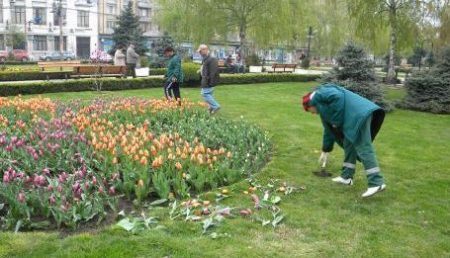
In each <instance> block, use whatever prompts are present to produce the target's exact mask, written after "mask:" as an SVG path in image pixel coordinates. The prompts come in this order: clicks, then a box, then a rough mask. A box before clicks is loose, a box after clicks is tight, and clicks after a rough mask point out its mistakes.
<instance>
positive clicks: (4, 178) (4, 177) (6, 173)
mask: <svg viewBox="0 0 450 258" xmlns="http://www.w3.org/2000/svg"><path fill="white" fill-rule="evenodd" d="M9 181H10V178H9V173H8V171H6V172H5V173H4V174H3V183H5V184H7V183H9Z"/></svg>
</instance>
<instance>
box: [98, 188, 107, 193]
mask: <svg viewBox="0 0 450 258" xmlns="http://www.w3.org/2000/svg"><path fill="white" fill-rule="evenodd" d="M104 192H105V191H104V190H103V186H100V187H99V188H98V193H99V194H102V193H104Z"/></svg>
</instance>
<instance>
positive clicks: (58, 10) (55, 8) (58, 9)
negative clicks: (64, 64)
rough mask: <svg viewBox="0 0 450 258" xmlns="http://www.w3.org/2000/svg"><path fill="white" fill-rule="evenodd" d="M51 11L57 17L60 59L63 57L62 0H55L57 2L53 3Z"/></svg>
mask: <svg viewBox="0 0 450 258" xmlns="http://www.w3.org/2000/svg"><path fill="white" fill-rule="evenodd" d="M53 12H54V13H55V15H56V16H57V17H58V25H59V54H60V57H61V59H62V58H63V48H64V41H63V13H62V0H57V3H56V2H55V3H53Z"/></svg>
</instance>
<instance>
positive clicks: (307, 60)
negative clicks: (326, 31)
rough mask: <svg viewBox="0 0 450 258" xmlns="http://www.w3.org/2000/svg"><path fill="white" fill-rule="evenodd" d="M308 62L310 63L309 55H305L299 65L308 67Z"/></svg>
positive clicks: (304, 67)
mask: <svg viewBox="0 0 450 258" xmlns="http://www.w3.org/2000/svg"><path fill="white" fill-rule="evenodd" d="M310 64H311V59H309V57H305V58H303V59H302V62H301V64H300V66H301V67H302V68H303V69H308V68H309V67H310Z"/></svg>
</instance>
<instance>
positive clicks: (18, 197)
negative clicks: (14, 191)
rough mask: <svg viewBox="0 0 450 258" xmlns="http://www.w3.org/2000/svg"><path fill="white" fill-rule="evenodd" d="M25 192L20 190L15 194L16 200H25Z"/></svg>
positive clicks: (22, 201)
mask: <svg viewBox="0 0 450 258" xmlns="http://www.w3.org/2000/svg"><path fill="white" fill-rule="evenodd" d="M25 199H26V197H25V193H23V192H20V193H19V195H18V196H17V200H19V202H21V203H24V202H25Z"/></svg>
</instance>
